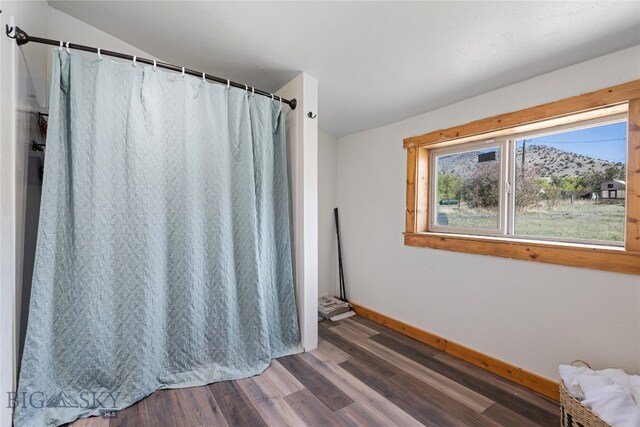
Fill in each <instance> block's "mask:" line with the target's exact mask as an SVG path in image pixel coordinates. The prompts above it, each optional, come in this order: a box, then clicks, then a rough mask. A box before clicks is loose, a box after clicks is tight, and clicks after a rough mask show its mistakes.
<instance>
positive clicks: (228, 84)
mask: <svg viewBox="0 0 640 427" xmlns="http://www.w3.org/2000/svg"><path fill="white" fill-rule="evenodd" d="M229 89H231V82H230V81H229V79H227V90H229Z"/></svg>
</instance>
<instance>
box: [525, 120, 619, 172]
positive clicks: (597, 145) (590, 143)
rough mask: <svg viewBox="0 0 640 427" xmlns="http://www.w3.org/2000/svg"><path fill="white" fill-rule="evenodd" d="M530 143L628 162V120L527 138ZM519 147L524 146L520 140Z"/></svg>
mask: <svg viewBox="0 0 640 427" xmlns="http://www.w3.org/2000/svg"><path fill="white" fill-rule="evenodd" d="M529 144H537V145H547V146H549V147H553V148H557V149H559V150H564V151H570V152H573V153H577V154H582V155H583V156H589V157H595V158H597V159H602V160H609V161H612V162H624V163H626V158H627V122H622V123H613V124H609V125H603V126H597V127H593V128H588V129H581V130H574V131H569V132H563V133H556V134H554V135H547V136H541V137H539V138H533V139H527V145H529ZM518 147H522V142H521V141H518Z"/></svg>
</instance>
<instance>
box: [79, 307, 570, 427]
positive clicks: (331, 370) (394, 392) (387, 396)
mask: <svg viewBox="0 0 640 427" xmlns="http://www.w3.org/2000/svg"><path fill="white" fill-rule="evenodd" d="M559 423H560V418H559V407H558V403H557V402H555V401H553V400H551V399H548V398H546V397H544V396H542V395H539V394H537V393H534V392H532V391H530V390H527V389H525V388H523V387H521V386H519V385H517V384H515V383H512V382H510V381H507V380H505V379H503V378H500V377H498V376H497V375H494V374H491V373H489V372H486V371H483V370H482V369H480V368H477V367H475V366H473V365H471V364H469V363H467V362H464V361H462V360H459V359H456V358H454V357H453V356H450V355H448V354H446V353H444V352H441V351H439V350H437V349H434V348H432V347H429V346H426V345H424V344H422V343H420V342H418V341H415V340H413V339H411V338H408V337H405V336H403V335H401V334H399V333H397V332H395V331H392V330H390V329H388V328H385V327H384V326H381V325H378V324H376V323H373V322H371V321H369V320H367V319H364V318H362V317H359V316H355V317H352V318H349V319H345V320H341V321H339V322H329V321H325V322H321V323H320V324H319V345H318V349H317V350H314V351H312V352H309V353H305V354H299V355H295V356H288V357H283V358H280V359H278V360H274V361H273V362H272V364H271V366H270V367H269V369H267V371H265V372H264V373H263V374H262V375H258V376H255V377H252V378H246V379H243V380H239V381H225V382H219V383H215V384H209V385H207V386H202V387H191V388H186V389H176V390H159V391H157V392H155V393H153V394H152V395H150V396H148V397H147V398H146V399H144V400H142V401H140V402H138V403H137V404H135V405H133V406H131V407H129V408H127V409H123V410H122V411H120V412H118V414H117V417H116V418H112V419H103V418H100V417H91V418H87V419H82V420H78V421H76V422H74V423H73V424H71V426H72V427H123V426H149V427H151V426H250V427H254V426H256V427H257V426H293V427H298V426H402V427H405V426H420V425H426V426H465V427H466V426H510V427H511V426H524V427H526V426H557V425H558V424H559Z"/></svg>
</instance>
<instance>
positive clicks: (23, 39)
mask: <svg viewBox="0 0 640 427" xmlns="http://www.w3.org/2000/svg"><path fill="white" fill-rule="evenodd" d="M12 38H14V39H16V43H17V44H18V46H22V45H23V44H27V43H29V35H28V34H27V33H25V32H24V31H23V30H22V29H20V27H16V28H15V35H14V37H12Z"/></svg>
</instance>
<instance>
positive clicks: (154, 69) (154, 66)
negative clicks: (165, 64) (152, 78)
mask: <svg viewBox="0 0 640 427" xmlns="http://www.w3.org/2000/svg"><path fill="white" fill-rule="evenodd" d="M153 71H158V67H157V63H156V60H155V59H154V60H153Z"/></svg>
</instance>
